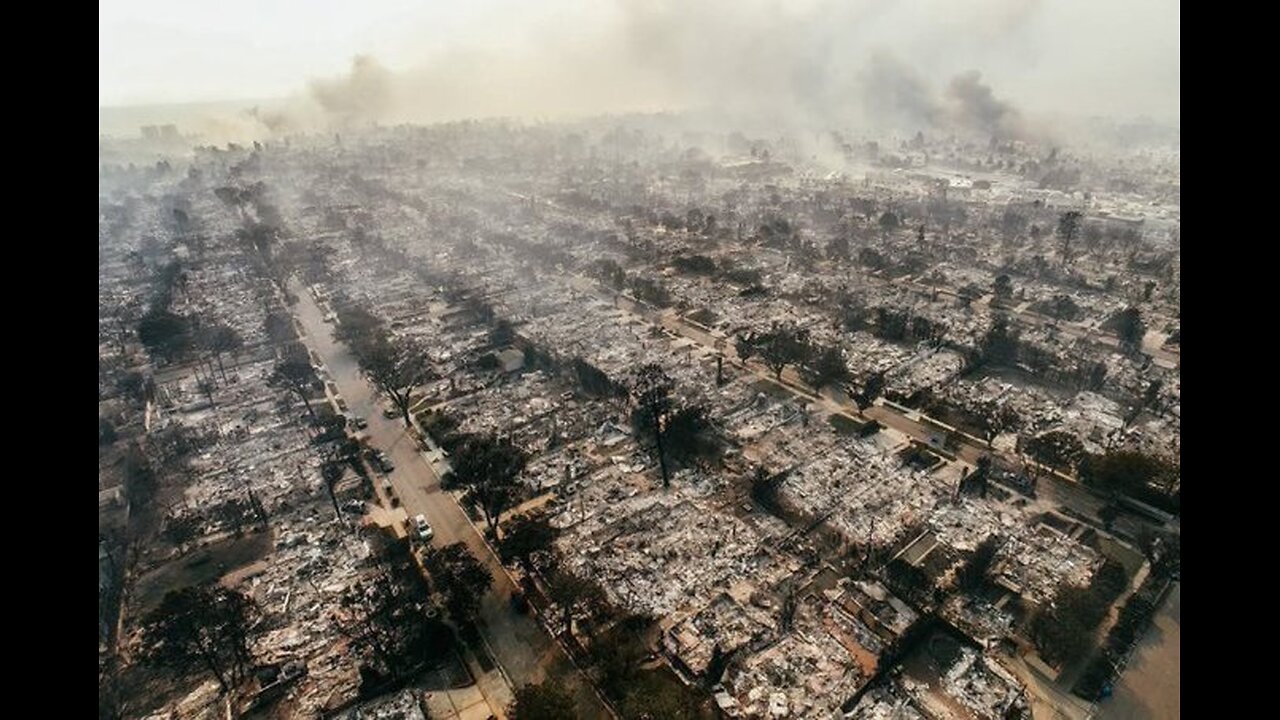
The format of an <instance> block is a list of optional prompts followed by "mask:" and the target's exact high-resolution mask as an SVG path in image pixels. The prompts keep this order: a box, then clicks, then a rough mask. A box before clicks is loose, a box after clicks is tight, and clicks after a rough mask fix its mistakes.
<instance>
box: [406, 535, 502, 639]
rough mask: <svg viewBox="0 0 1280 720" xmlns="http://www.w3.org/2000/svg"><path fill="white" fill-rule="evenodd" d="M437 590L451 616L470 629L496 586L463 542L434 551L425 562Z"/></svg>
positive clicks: (434, 549) (427, 556)
mask: <svg viewBox="0 0 1280 720" xmlns="http://www.w3.org/2000/svg"><path fill="white" fill-rule="evenodd" d="M423 562H424V564H425V565H426V566H427V572H428V573H429V574H430V575H431V581H432V582H433V583H434V584H435V587H436V590H437V591H439V592H440V594H441V595H443V596H444V598H445V607H446V608H448V610H449V616H450V617H452V618H453V621H454V622H456V623H458V624H459V625H469V624H470V623H471V622H472V621H474V620H475V617H476V613H478V612H479V611H480V601H481V600H482V599H483V598H484V594H485V593H487V592H489V588H490V587H492V586H493V576H492V575H490V574H489V570H488V569H487V568H486V567H485V566H484V565H482V564H480V561H479V560H477V559H476V556H475V555H472V554H471V551H470V550H468V549H467V546H466V544H464V543H461V542H456V543H453V544H452V545H446V546H444V547H442V548H432V549H431V550H429V551H428V552H427V554H426V555H425V557H424V558H423Z"/></svg>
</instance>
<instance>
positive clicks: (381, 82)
mask: <svg viewBox="0 0 1280 720" xmlns="http://www.w3.org/2000/svg"><path fill="white" fill-rule="evenodd" d="M574 2H575V0H558V1H557V2H553V3H550V4H548V5H546V6H545V7H544V6H540V7H539V8H537V9H534V10H525V11H522V12H512V13H506V14H499V15H495V16H494V17H493V18H490V19H489V20H487V21H486V22H485V23H482V24H481V25H480V26H477V27H476V28H473V29H472V30H470V31H468V32H466V33H462V34H459V35H457V36H453V37H451V38H450V39H449V40H448V41H447V42H444V43H442V44H437V45H436V46H435V47H434V49H432V50H431V51H429V52H425V53H424V54H423V55H422V56H420V57H417V58H414V59H411V60H409V61H401V62H398V63H397V64H396V67H395V69H391V68H390V67H388V66H387V65H385V64H384V63H383V61H382V60H381V59H380V58H379V56H378V54H377V48H376V47H374V48H371V50H372V52H371V53H370V54H367V55H360V56H358V57H356V58H355V59H354V60H353V61H352V64H351V67H350V70H349V71H348V73H347V74H345V75H342V76H337V77H315V78H311V79H309V80H306V79H302V78H300V79H299V86H300V87H305V88H306V90H305V91H300V92H299V93H298V94H297V95H295V96H294V97H292V98H290V99H289V101H288V102H287V103H286V104H284V105H282V106H280V107H278V108H275V109H273V110H271V111H270V112H264V111H262V110H261V109H260V110H258V111H257V112H255V113H252V114H248V113H241V114H240V115H239V116H238V117H237V118H234V119H233V120H229V119H223V120H222V121H221V122H222V123H223V124H224V125H234V126H249V127H253V128H254V129H255V131H256V132H257V133H258V134H261V135H270V134H275V133H281V132H287V131H294V130H312V129H330V128H342V127H350V126H352V125H361V124H367V123H369V122H382V123H394V122H431V121H441V120H454V119H461V118H468V117H492V116H504V117H523V118H530V119H558V118H564V117H568V116H580V115H588V114H598V113H622V112H633V111H685V110H689V111H700V110H706V109H714V110H715V111H716V112H718V113H722V114H727V115H729V116H731V117H732V118H733V119H735V120H736V119H741V120H750V121H751V122H753V123H756V124H770V125H777V126H782V127H792V128H818V127H862V128H867V129H870V130H876V131H896V132H903V133H910V132H915V131H917V130H923V131H932V130H943V131H949V132H959V133H972V134H973V135H975V136H996V137H1004V138H1019V137H1023V138H1035V137H1038V136H1041V135H1044V134H1045V133H1048V132H1050V131H1051V130H1050V128H1051V126H1052V121H1051V120H1050V118H1053V117H1057V116H1069V115H1074V116H1083V115H1108V116H1116V117H1134V116H1139V115H1146V116H1152V117H1155V118H1157V119H1158V120H1160V121H1162V122H1171V123H1174V124H1176V123H1177V121H1178V115H1179V65H1178V49H1179V41H1178V31H1179V14H1178V12H1179V11H1178V5H1177V4H1176V3H1175V2H1169V1H1167V0H1134V1H1133V2H1130V3H1126V4H1125V5H1124V7H1123V8H1116V7H1114V6H1112V5H1110V4H1108V3H1104V2H1102V1H1101V0H973V1H971V2H963V3H957V2H953V1H950V0H917V1H914V2H901V3H899V2H887V1H885V0H855V1H854V2H837V1H836V0H808V1H804V0H801V1H800V2H794V3H786V4H783V3H779V2H764V1H761V0H736V1H729V0H706V1H704V2H673V1H671V0H614V1H613V2H611V3H599V4H587V5H583V6H581V7H577V6H575V5H574ZM299 23H300V24H305V21H304V20H299Z"/></svg>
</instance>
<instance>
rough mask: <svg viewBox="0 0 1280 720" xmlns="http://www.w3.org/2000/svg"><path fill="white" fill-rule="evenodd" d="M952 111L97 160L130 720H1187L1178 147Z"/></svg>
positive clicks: (553, 129)
mask: <svg viewBox="0 0 1280 720" xmlns="http://www.w3.org/2000/svg"><path fill="white" fill-rule="evenodd" d="M712 4H713V5H714V4H715V3H712ZM1010 5H1011V6H1012V5H1013V4H1010ZM725 7H726V8H727V7H728V5H725ZM655 12H656V11H655ZM689 12H692V11H689ZM724 12H726V13H732V12H733V11H732V10H729V9H726V10H725V11H724ZM1046 12H1047V11H1046ZM1173 13H1174V16H1175V19H1174V21H1173V23H1174V24H1173V33H1174V46H1173V62H1174V80H1175V83H1174V95H1173V98H1172V101H1173V102H1174V104H1175V107H1176V102H1177V96H1176V87H1177V86H1176V63H1177V45H1176V33H1177V23H1176V14H1177V8H1176V6H1174V8H1173ZM806 17H807V16H806ZM649 19H650V20H652V19H653V18H649ZM694 19H697V17H694ZM809 19H813V18H809ZM743 22H744V23H745V21H743ZM797 22H799V21H798V20H797ZM975 22H976V21H975ZM785 27H789V26H787V25H786V24H785V23H784V24H783V25H782V26H781V28H782V29H778V30H777V32H780V33H782V32H786V31H787V30H786V29H785ZM832 32H834V31H832ZM1011 32H1012V31H1011ZM676 35H678V37H680V38H683V37H684V35H682V34H679V33H677V34H676ZM671 42H673V43H674V42H675V40H671ZM768 47H769V48H770V49H769V50H768V51H767V52H766V51H762V57H771V58H773V59H775V60H777V59H778V57H777V53H780V52H781V50H779V49H778V48H777V47H776V46H775V44H768ZM806 57H808V56H806ZM810 59H812V58H810ZM797 62H798V61H797ZM959 70H967V69H966V68H960V69H959ZM959 70H957V71H955V72H951V73H950V74H949V76H948V78H947V80H946V81H945V82H942V83H940V84H939V87H940V88H941V89H938V90H933V89H932V86H926V85H925V84H924V81H923V80H921V79H920V78H918V77H916V76H915V75H914V74H912V73H910V72H908V71H907V69H904V68H903V67H899V65H898V64H897V61H892V62H891V61H890V60H889V59H886V56H884V55H875V56H874V59H873V60H872V61H870V62H868V63H867V64H865V66H863V67H862V70H861V71H860V72H861V73H862V74H861V75H859V77H860V78H862V80H861V84H855V86H856V87H859V88H862V90H863V94H862V95H859V97H861V98H865V99H866V102H868V103H872V101H873V100H875V101H877V102H880V103H881V104H880V105H878V106H877V107H881V108H882V109H883V110H884V112H883V113H881V115H878V116H877V117H878V118H879V122H874V123H872V122H867V121H865V117H864V116H863V115H857V116H856V118H857V119H855V116H853V115H850V116H848V117H846V116H844V115H840V114H838V113H837V112H836V111H837V110H840V111H842V112H843V105H836V104H827V105H824V106H823V110H822V112H817V111H813V112H812V114H811V115H812V116H811V117H810V116H809V115H805V112H806V111H805V106H804V105H803V104H795V111H796V113H797V114H799V115H801V116H803V117H804V118H805V121H804V122H803V123H802V122H800V121H798V120H796V118H795V117H793V116H791V114H788V116H787V118H786V121H785V122H783V121H781V120H780V119H779V118H780V117H781V116H770V115H767V114H763V113H753V112H750V111H749V109H748V110H743V109H742V108H740V107H738V106H737V105H736V104H735V103H728V102H726V103H725V106H724V107H722V108H718V109H714V110H705V109H696V108H695V109H675V108H664V109H663V110H661V111H650V110H644V111H629V112H621V111H615V109H614V108H600V109H599V110H598V111H596V112H579V111H578V109H576V108H574V109H572V112H568V111H567V112H565V113H562V114H558V115H556V116H554V118H553V117H551V116H550V114H549V113H547V112H529V113H528V114H527V115H526V114H524V113H516V112H515V111H514V110H513V111H512V113H513V115H517V116H505V114H504V113H500V112H487V113H486V112H482V111H469V112H468V116H467V117H466V118H465V119H464V118H457V119H442V120H434V119H432V120H427V119H423V120H415V119H414V118H412V117H405V116H400V115H396V114H395V111H394V110H392V109H388V108H391V107H393V106H394V101H395V98H397V97H403V96H405V95H406V93H407V86H406V85H405V83H408V82H409V80H407V79H404V78H401V77H399V76H396V75H395V74H394V73H393V72H392V71H389V70H387V69H385V68H383V66H381V65H380V64H378V62H377V61H376V60H373V59H372V58H371V57H364V56H362V57H361V58H358V59H357V60H356V61H355V62H354V63H353V64H352V65H351V68H350V69H349V71H348V74H346V75H344V76H342V77H339V78H335V79H331V80H324V81H314V82H313V83H312V84H311V87H310V97H309V100H308V102H310V103H311V104H312V105H314V106H315V107H316V108H319V109H318V110H316V111H315V112H316V113H317V117H309V118H307V119H306V120H305V121H304V120H303V119H301V118H302V116H301V115H299V114H296V111H295V110H293V109H284V110H279V114H280V116H281V118H277V119H279V120H280V122H278V123H272V122H269V121H268V120H267V119H264V118H267V116H268V115H269V112H268V111H266V110H260V109H259V108H257V107H254V108H253V112H252V113H250V114H247V115H246V114H243V113H242V114H240V115H237V116H236V117H237V118H238V119H239V120H240V121H243V122H242V123H241V125H239V126H237V127H239V128H240V130H243V131H244V134H242V135H237V136H226V135H222V134H219V133H221V132H222V131H223V130H227V128H226V127H222V129H221V130H218V131H215V130H214V129H213V127H212V126H211V125H209V124H208V123H206V122H204V121H193V120H189V119H184V118H183V117H181V116H175V118H173V119H167V120H166V119H163V118H162V119H161V120H156V121H149V124H139V125H136V126H134V127H132V129H131V130H129V131H127V132H123V131H122V132H118V133H117V132H105V131H103V130H102V128H100V139H99V243H98V268H99V289H98V296H99V326H98V327H99V331H98V336H99V337H98V339H99V362H98V379H99V382H98V396H99V404H98V416H99V473H98V477H99V586H98V588H99V594H98V599H99V601H98V605H99V709H100V717H102V718H147V719H156V720H159V719H161V718H166V719H167V718H184V719H185V718H201V719H205V718H207V719H209V720H212V719H213V718H219V719H221V718H229V717H245V718H351V719H353V720H354V719H356V718H385V719H387V720H390V719H392V718H403V719H410V718H417V719H423V720H425V719H426V718H458V719H460V720H471V719H472V718H476V719H479V720H485V719H486V718H514V719H518V720H537V719H543V718H590V719H596V718H601V719H603V718H623V719H625V720H646V719H647V720H658V719H667V718H673V719H677V720H679V719H685V718H688V719H694V718H699V719H700V718H708V719H710V718H719V717H723V718H877V719H879V718H883V719H886V720H888V719H890V718H936V719H943V718H956V719H964V718H973V719H979V718H981V719H992V720H1011V719H1014V718H1025V719H1027V720H1031V719H1032V718H1036V719H1039V718H1072V719H1076V718H1079V719H1083V718H1091V717H1100V718H1108V717H1140V718H1148V717H1150V718H1155V717H1160V718H1164V717H1175V718H1176V717H1178V702H1177V696H1178V693H1179V679H1178V675H1179V672H1178V648H1177V643H1178V636H1177V622H1178V602H1179V601H1178V597H1179V596H1178V588H1179V584H1180V569H1179V554H1180V549H1179V548H1180V519H1179V518H1180V497H1181V469H1180V452H1181V450H1180V448H1181V432H1180V427H1181V411H1180V403H1181V400H1180V393H1181V382H1180V332H1181V327H1180V317H1181V315H1180V304H1181V283H1180V273H1181V256H1180V190H1179V188H1180V165H1179V163H1180V158H1179V139H1178V130H1177V124H1176V115H1175V117H1174V121H1173V122H1172V124H1171V126H1170V125H1169V124H1161V123H1159V122H1156V121H1153V120H1150V119H1149V118H1148V119H1144V120H1140V121H1124V120H1103V119H1101V118H1100V117H1092V118H1090V119H1089V120H1088V121H1081V122H1080V123H1078V124H1076V125H1072V126H1070V130H1067V129H1064V128H1066V127H1067V126H1066V125H1065V124H1063V125H1055V126H1053V127H1052V128H1050V127H1049V126H1048V125H1040V124H1038V123H1037V121H1036V119H1037V117H1038V116H1037V115H1036V114H1035V113H1034V112H1032V111H1024V110H1020V109H1019V108H1017V107H1016V106H1015V105H1014V104H1013V100H1011V99H1005V97H1004V95H1003V94H1002V93H1001V91H1000V89H999V87H993V86H992V85H989V84H988V80H987V79H986V78H984V77H983V76H981V75H979V74H978V73H977V72H960V71H959ZM580 71H581V72H582V73H589V72H590V71H589V70H588V69H586V68H583V69H581V70H580ZM607 71H608V70H607V68H604V69H601V70H600V72H607ZM459 72H461V71H459ZM409 75H410V74H409V73H406V77H408V76H409ZM709 77H710V76H709ZM767 78H768V79H767V80H765V79H762V80H761V83H763V84H764V85H766V86H767V85H768V84H769V83H771V82H781V81H778V80H776V79H774V78H772V76H771V75H768V76H767ZM872 80H874V82H873V81H872ZM415 82H418V81H417V80H415ZM424 82H425V81H424ZM788 82H790V81H788ZM815 82H816V81H815ZM886 83H889V84H890V85H891V87H889V86H886ZM421 87H423V88H428V87H429V88H436V87H437V86H436V85H425V84H424V85H422V86H421ZM890 91H892V92H890ZM424 92H425V90H424ZM741 92H745V91H741ZM734 97H735V98H738V99H741V98H740V97H739V95H735V96H734ZM743 97H745V95H744V96H743ZM886 98H888V99H887V100H886ZM785 100H786V98H779V101H780V102H781V101H785ZM339 101H340V102H339ZM850 102H852V101H850ZM753 107H754V106H753ZM375 110H377V112H374V111H375ZM889 110H894V112H892V113H889V112H888V111H889ZM365 111H367V112H365ZM104 112H105V111H104V110H100V125H101V124H102V123H103V122H104V121H103V119H102V118H103V114H104ZM290 113H294V114H292V115H291V114H290ZM498 115H504V116H503V117H496V116H498ZM518 115H524V116H523V117H520V116H518ZM184 123H186V124H184ZM224 125H225V123H224ZM1152 628H1158V630H1153V629H1152ZM1135 665H1138V666H1143V667H1144V668H1146V669H1145V670H1144V671H1143V672H1141V673H1135V672H1133V669H1134V666H1135ZM1151 668H1160V669H1157V670H1152V669H1151ZM1153 675H1154V676H1158V677H1159V680H1158V681H1153V680H1152V679H1151V677H1152V676H1153Z"/></svg>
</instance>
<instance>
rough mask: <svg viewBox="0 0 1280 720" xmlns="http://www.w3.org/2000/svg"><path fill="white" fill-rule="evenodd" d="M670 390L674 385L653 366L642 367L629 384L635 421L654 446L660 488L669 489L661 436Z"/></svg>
mask: <svg viewBox="0 0 1280 720" xmlns="http://www.w3.org/2000/svg"><path fill="white" fill-rule="evenodd" d="M674 386H675V383H674V382H673V381H672V380H671V378H670V377H669V376H668V375H667V373H666V371H664V370H663V369H662V366H661V365H658V364H656V363H650V364H648V365H642V366H641V367H640V368H639V369H638V370H636V373H635V377H634V379H633V380H632V382H631V401H632V402H633V403H634V404H635V408H636V415H638V418H637V419H638V420H639V422H641V423H643V424H646V425H648V427H649V429H650V431H651V432H652V433H653V439H654V443H655V444H656V446H657V451H658V465H659V466H660V467H661V468H662V486H663V487H671V477H670V475H669V473H668V471H667V455H666V452H665V451H664V449H663V447H662V435H663V431H664V430H666V425H667V421H668V420H669V419H670V416H671V412H672V408H673V405H672V402H671V391H672V389H673V388H674Z"/></svg>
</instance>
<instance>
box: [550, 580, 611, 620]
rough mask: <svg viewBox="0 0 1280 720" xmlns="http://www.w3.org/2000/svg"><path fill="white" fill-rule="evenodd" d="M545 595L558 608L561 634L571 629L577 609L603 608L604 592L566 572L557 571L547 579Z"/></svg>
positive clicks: (587, 581)
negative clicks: (561, 626) (562, 626)
mask: <svg viewBox="0 0 1280 720" xmlns="http://www.w3.org/2000/svg"><path fill="white" fill-rule="evenodd" d="M547 594H548V595H549V596H550V597H551V600H552V602H554V603H555V604H557V605H559V606H560V612H561V622H562V623H563V625H564V630H563V632H569V630H570V629H571V628H572V625H571V623H572V621H573V613H574V612H575V611H576V610H578V609H579V608H584V607H585V608H599V607H602V606H604V604H605V602H606V600H605V594H604V590H603V589H601V587H600V586H599V585H598V584H597V583H596V582H595V581H593V580H589V579H587V578H583V577H580V576H578V575H574V574H573V573H570V572H567V571H563V570H561V571H557V572H554V573H552V574H551V577H549V578H547Z"/></svg>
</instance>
